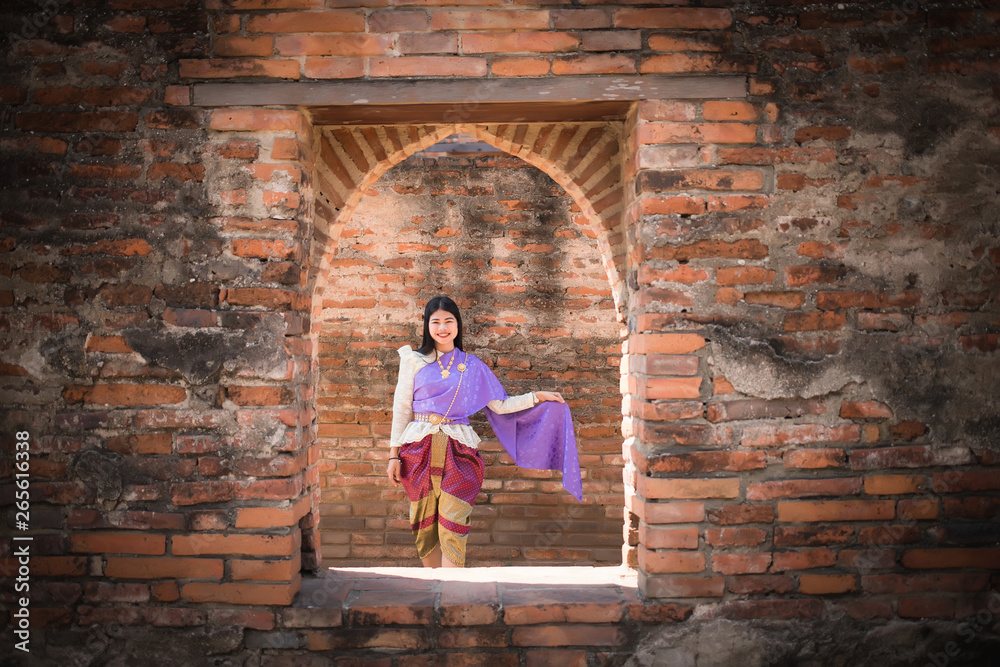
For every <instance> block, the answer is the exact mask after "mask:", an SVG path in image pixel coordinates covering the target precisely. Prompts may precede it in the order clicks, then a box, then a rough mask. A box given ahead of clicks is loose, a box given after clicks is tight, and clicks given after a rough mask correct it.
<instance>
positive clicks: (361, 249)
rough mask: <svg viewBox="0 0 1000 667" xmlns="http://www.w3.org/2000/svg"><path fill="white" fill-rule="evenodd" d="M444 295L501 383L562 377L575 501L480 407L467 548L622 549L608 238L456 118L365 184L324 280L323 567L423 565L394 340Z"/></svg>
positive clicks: (505, 558) (574, 558)
mask: <svg viewBox="0 0 1000 667" xmlns="http://www.w3.org/2000/svg"><path fill="white" fill-rule="evenodd" d="M439 293H444V294H449V295H450V296H452V297H453V298H454V299H455V300H456V301H457V302H458V303H459V305H460V307H462V309H463V319H464V320H465V338H466V347H467V349H469V350H470V351H473V352H475V353H476V354H477V355H479V356H480V358H482V359H483V360H484V361H486V363H487V364H489V365H490V366H491V367H493V369H494V371H495V372H496V374H497V376H498V377H499V378H500V380H501V382H502V383H503V384H504V387H505V388H506V389H507V391H508V393H509V394H511V395H514V394H518V393H522V392H524V391H530V390H533V389H543V390H558V391H561V392H563V393H564V395H565V396H566V397H567V399H568V401H569V404H570V407H571V408H572V410H573V415H574V421H575V423H576V429H577V438H578V445H579V453H580V461H581V470H582V471H583V480H584V494H585V497H584V502H583V503H577V502H576V500H574V499H573V498H572V497H570V496H569V495H568V494H566V493H565V491H564V490H563V489H562V485H561V481H560V475H559V474H558V473H553V472H549V471H531V470H523V469H520V468H517V467H516V466H514V465H513V463H512V462H511V460H510V459H509V457H507V456H506V454H504V453H503V450H502V448H501V446H500V444H499V443H498V442H497V441H496V440H495V439H494V438H493V435H492V431H491V430H490V428H489V425H488V423H487V422H486V420H485V418H484V417H483V416H482V415H478V416H477V417H476V418H474V419H473V427H474V428H475V429H476V431H477V433H479V434H480V436H481V437H482V438H483V443H482V444H481V446H480V447H481V451H482V452H483V457H484V460H485V462H486V464H487V474H486V481H485V483H484V486H483V490H482V492H481V494H480V496H479V498H478V499H477V503H476V508H475V511H474V513H473V529H472V532H471V535H470V542H469V562H470V564H471V565H475V566H490V565H598V564H600V565H608V564H618V563H621V562H622V512H623V500H624V499H623V491H624V489H623V484H622V460H621V431H620V423H621V400H622V399H621V395H620V393H619V390H618V383H619V365H620V358H621V344H620V340H619V326H620V325H619V324H618V323H617V322H616V316H615V303H614V299H613V298H612V293H611V288H610V285H609V281H608V275H607V272H606V270H605V266H604V261H603V259H602V254H601V252H600V251H599V249H598V247H597V243H596V242H595V239H594V232H593V230H592V229H591V228H590V226H589V224H588V220H587V219H586V218H585V216H584V215H583V214H582V213H581V210H580V207H579V206H578V205H577V204H576V203H575V202H574V200H573V198H572V197H570V196H569V195H567V193H566V191H565V190H564V189H563V188H562V187H560V186H559V185H558V184H557V183H556V182H555V181H553V180H552V178H550V177H549V176H548V175H546V174H545V173H544V172H542V171H541V170H539V169H538V168H536V167H533V166H531V165H529V164H528V163H527V162H525V161H524V160H521V159H519V158H517V157H513V156H511V155H510V154H508V153H505V152H503V151H500V150H499V149H496V148H493V147H492V146H491V145H490V144H487V143H484V142H481V141H478V140H477V139H476V137H474V136H472V135H470V134H468V133H465V134H462V133H459V134H456V135H452V136H450V137H447V138H444V139H442V140H441V141H440V142H439V143H437V144H435V145H433V146H430V147H428V148H426V149H425V150H423V151H420V152H417V153H416V154H414V155H412V156H411V157H409V158H407V159H406V160H405V161H403V162H401V163H400V164H398V165H396V166H395V167H393V168H391V169H390V170H388V171H387V172H385V173H384V174H383V175H382V176H381V178H379V179H378V181H376V182H375V183H374V184H373V185H371V186H370V187H368V188H366V189H365V191H364V196H363V197H362V198H361V199H360V201H359V203H358V205H357V208H356V209H355V210H354V212H353V215H352V216H351V217H350V219H349V220H348V221H347V222H346V223H345V224H344V226H343V228H342V230H341V232H340V239H339V245H338V251H337V253H336V255H335V256H334V257H333V258H332V259H331V262H330V273H329V275H328V277H327V279H326V281H325V283H324V287H323V291H322V319H321V324H320V333H319V336H318V343H319V365H320V378H319V387H318V393H317V399H316V400H317V409H318V417H319V440H320V446H321V451H322V454H321V460H320V486H321V502H320V516H321V522H320V532H321V543H322V554H323V565H324V566H325V567H348V566H360V565H369V566H402V565H416V566H419V561H418V560H417V558H416V550H415V548H414V545H413V539H412V535H411V533H410V530H409V525H408V521H407V509H408V503H407V500H406V496H405V493H404V492H403V491H402V489H395V488H393V487H392V486H391V484H390V483H389V482H388V480H387V479H386V476H385V462H386V457H387V455H388V454H387V445H388V435H389V424H390V421H391V402H392V393H393V390H394V387H395V379H396V369H397V367H398V355H397V354H396V352H395V349H396V348H397V347H399V346H400V345H403V344H411V345H417V344H419V341H420V331H421V319H420V316H421V312H422V307H423V304H424V303H425V302H426V301H427V300H428V299H429V298H431V297H432V296H434V295H436V294H439Z"/></svg>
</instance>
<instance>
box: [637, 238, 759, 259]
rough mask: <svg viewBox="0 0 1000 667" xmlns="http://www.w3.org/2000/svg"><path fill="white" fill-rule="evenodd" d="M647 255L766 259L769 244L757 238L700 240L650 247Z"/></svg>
mask: <svg viewBox="0 0 1000 667" xmlns="http://www.w3.org/2000/svg"><path fill="white" fill-rule="evenodd" d="M646 255H647V256H648V257H649V258H651V259H664V260H668V261H669V260H675V261H679V262H686V261H689V260H692V259H711V258H722V259H764V258H765V257H767V255H768V249H767V246H765V245H764V244H762V243H761V242H760V241H757V240H755V239H743V240H740V241H733V242H729V241H698V242H696V243H692V244H689V245H683V246H660V247H653V248H648V249H647V250H646Z"/></svg>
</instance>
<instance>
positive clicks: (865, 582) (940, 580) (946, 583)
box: [861, 572, 989, 595]
mask: <svg viewBox="0 0 1000 667" xmlns="http://www.w3.org/2000/svg"><path fill="white" fill-rule="evenodd" d="M988 584H989V575H987V574H950V573H944V572H935V573H933V574H871V575H866V576H863V577H861V585H862V587H863V588H864V591H865V593H867V594H869V595H880V594H886V593H893V594H903V593H943V592H967V593H975V592H978V591H982V590H985V589H986V587H987V586H988Z"/></svg>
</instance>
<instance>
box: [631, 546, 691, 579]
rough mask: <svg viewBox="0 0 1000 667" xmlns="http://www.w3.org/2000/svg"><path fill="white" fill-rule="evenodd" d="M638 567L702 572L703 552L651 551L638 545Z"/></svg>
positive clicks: (655, 571)
mask: <svg viewBox="0 0 1000 667" xmlns="http://www.w3.org/2000/svg"><path fill="white" fill-rule="evenodd" d="M639 567H640V568H641V569H642V571H643V572H650V573H660V572H704V571H705V554H703V553H700V552H697V551H652V550H650V549H647V548H646V546H645V545H643V544H640V545H639Z"/></svg>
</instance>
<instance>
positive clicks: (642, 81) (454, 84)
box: [192, 75, 746, 107]
mask: <svg viewBox="0 0 1000 667" xmlns="http://www.w3.org/2000/svg"><path fill="white" fill-rule="evenodd" d="M743 97H746V77H745V76H739V75H738V76H663V75H643V76H624V75H621V76H619V75H610V76H573V77H544V78H518V79H448V80H428V79H422V80H413V79H409V80H406V81H364V82H328V81H317V82H274V83H271V82H260V83H196V84H193V85H192V103H193V104H194V105H195V106H202V107H234V106H310V107H311V106H319V107H323V106H332V105H336V106H343V105H396V104H448V105H475V104H493V103H533V102H557V103H569V102H631V101H636V100H645V99H720V98H743Z"/></svg>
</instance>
